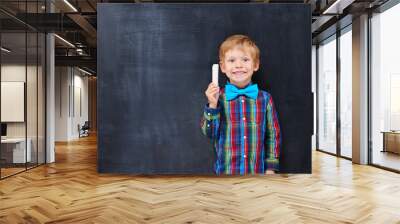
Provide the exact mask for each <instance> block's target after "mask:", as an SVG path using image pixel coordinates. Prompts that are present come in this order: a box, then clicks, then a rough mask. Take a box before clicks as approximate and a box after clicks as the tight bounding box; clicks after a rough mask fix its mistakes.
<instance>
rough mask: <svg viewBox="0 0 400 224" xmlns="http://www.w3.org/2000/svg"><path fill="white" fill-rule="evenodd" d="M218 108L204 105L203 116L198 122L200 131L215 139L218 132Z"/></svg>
mask: <svg viewBox="0 0 400 224" xmlns="http://www.w3.org/2000/svg"><path fill="white" fill-rule="evenodd" d="M219 118H220V108H219V107H217V108H216V109H214V108H210V107H208V105H206V106H205V107H204V113H203V117H202V119H201V122H200V126H201V131H202V132H203V134H204V135H205V136H207V137H208V138H210V139H212V140H215V139H216V138H217V137H218V133H219V123H220V122H219Z"/></svg>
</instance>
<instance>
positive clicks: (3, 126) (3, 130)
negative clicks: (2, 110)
mask: <svg viewBox="0 0 400 224" xmlns="http://www.w3.org/2000/svg"><path fill="white" fill-rule="evenodd" d="M1 136H7V124H5V123H2V124H1Z"/></svg>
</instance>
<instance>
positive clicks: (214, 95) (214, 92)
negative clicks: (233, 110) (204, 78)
mask: <svg viewBox="0 0 400 224" xmlns="http://www.w3.org/2000/svg"><path fill="white" fill-rule="evenodd" d="M205 93H206V96H207V99H208V103H209V107H210V108H213V109H215V108H217V105H218V98H219V87H218V86H217V85H215V84H214V83H212V82H211V83H210V84H209V85H208V88H207V90H206V92H205Z"/></svg>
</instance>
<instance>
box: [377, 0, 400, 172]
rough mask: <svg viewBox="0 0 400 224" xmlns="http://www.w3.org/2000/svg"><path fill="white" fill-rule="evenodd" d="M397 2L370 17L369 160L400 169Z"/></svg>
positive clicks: (399, 73) (399, 67) (399, 12)
mask: <svg viewBox="0 0 400 224" xmlns="http://www.w3.org/2000/svg"><path fill="white" fill-rule="evenodd" d="M398 21H400V4H398V5H396V6H394V7H393V8H391V9H389V10H387V11H385V12H383V13H381V14H376V15H374V16H373V17H372V19H371V22H372V24H371V25H372V37H371V40H372V49H371V50H372V77H371V79H372V80H371V85H372V86H371V88H372V90H371V91H372V94H371V95H372V96H371V98H372V99H371V104H372V105H371V108H372V111H371V116H372V126H371V128H372V130H371V132H372V163H374V164H378V165H381V166H385V167H388V168H392V169H396V170H400V155H399V154H400V111H399V109H400V108H399V107H400V105H399V102H400V101H399V99H400V63H399V62H398V58H399V57H398V52H400V42H399V41H398V40H400V29H399V27H398V25H397V23H398Z"/></svg>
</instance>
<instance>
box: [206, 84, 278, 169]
mask: <svg viewBox="0 0 400 224" xmlns="http://www.w3.org/2000/svg"><path fill="white" fill-rule="evenodd" d="M201 129H202V132H203V134H204V135H206V136H207V137H209V138H211V140H212V141H213V144H214V148H215V151H216V157H217V158H216V162H215V167H214V168H215V172H216V173H217V174H248V173H249V174H255V173H264V172H265V170H274V171H278V170H279V153H280V144H281V137H280V128H279V123H278V115H277V113H276V111H275V107H274V103H273V101H272V97H271V95H270V94H269V93H267V92H265V91H262V90H259V92H258V96H257V99H256V100H254V99H251V98H248V97H246V96H243V95H240V96H238V97H237V98H235V99H233V100H231V101H228V100H226V96H225V89H224V88H222V89H221V90H220V97H219V100H218V107H217V108H216V109H212V108H209V107H208V106H206V107H205V109H204V115H203V118H202V119H201ZM265 149H266V150H265Z"/></svg>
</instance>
